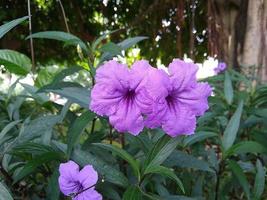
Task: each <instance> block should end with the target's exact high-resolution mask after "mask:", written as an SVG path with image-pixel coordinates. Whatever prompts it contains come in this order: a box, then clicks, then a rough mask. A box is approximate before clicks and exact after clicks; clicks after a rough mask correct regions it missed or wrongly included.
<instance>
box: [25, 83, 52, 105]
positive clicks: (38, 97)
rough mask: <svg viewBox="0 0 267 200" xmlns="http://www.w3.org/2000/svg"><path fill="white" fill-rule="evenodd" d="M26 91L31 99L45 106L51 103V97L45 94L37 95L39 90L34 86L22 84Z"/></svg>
mask: <svg viewBox="0 0 267 200" xmlns="http://www.w3.org/2000/svg"><path fill="white" fill-rule="evenodd" d="M20 84H21V85H22V86H23V87H24V89H25V91H26V92H27V93H29V94H30V97H32V98H33V99H35V100H36V101H37V102H38V103H40V104H44V103H46V102H48V101H49V97H48V96H47V95H46V94H44V93H36V92H37V91H38V89H37V88H36V87H34V86H32V85H28V84H24V83H20Z"/></svg>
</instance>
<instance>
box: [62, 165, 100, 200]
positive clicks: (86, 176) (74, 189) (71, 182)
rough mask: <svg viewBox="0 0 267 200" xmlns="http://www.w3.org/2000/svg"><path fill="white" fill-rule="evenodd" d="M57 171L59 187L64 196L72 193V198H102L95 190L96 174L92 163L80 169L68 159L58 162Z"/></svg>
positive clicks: (83, 199) (78, 199)
mask: <svg viewBox="0 0 267 200" xmlns="http://www.w3.org/2000/svg"><path fill="white" fill-rule="evenodd" d="M59 173H60V176H59V179H58V182H59V188H60V190H61V192H62V193H63V194H65V195H66V196H71V195H73V198H72V199H73V200H85V199H86V200H102V196H101V194H99V193H98V192H97V191H96V190H95V184H96V183H97V180H98V175H97V172H96V171H95V170H94V168H93V167H92V165H86V166H85V167H84V168H83V169H82V170H81V171H80V170H79V166H78V165H77V164H76V163H75V162H73V161H68V162H67V163H62V164H60V166H59ZM75 194H76V195H75Z"/></svg>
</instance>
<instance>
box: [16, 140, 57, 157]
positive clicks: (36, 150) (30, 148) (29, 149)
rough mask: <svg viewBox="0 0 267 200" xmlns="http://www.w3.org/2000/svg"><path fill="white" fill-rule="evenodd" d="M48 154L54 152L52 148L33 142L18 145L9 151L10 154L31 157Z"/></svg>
mask: <svg viewBox="0 0 267 200" xmlns="http://www.w3.org/2000/svg"><path fill="white" fill-rule="evenodd" d="M48 152H55V151H54V149H53V148H52V147H50V146H48V145H44V144H39V143H35V142H25V143H23V144H18V145H16V146H15V147H14V148H13V149H12V151H11V153H12V154H20V153H21V154H24V153H29V154H33V155H41V154H44V153H48Z"/></svg>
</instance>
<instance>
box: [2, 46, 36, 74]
mask: <svg viewBox="0 0 267 200" xmlns="http://www.w3.org/2000/svg"><path fill="white" fill-rule="evenodd" d="M0 64H1V65H4V66H5V68H6V69H7V70H8V71H10V72H11V73H14V74H17V75H26V74H28V73H29V72H30V71H31V67H32V63H31V60H30V58H28V57H27V56H26V55H24V54H22V53H19V52H17V51H13V50H8V49H1V50H0Z"/></svg>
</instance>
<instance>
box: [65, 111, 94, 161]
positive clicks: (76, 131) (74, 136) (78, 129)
mask: <svg viewBox="0 0 267 200" xmlns="http://www.w3.org/2000/svg"><path fill="white" fill-rule="evenodd" d="M94 117H95V114H94V113H92V112H90V111H86V112H84V113H82V114H81V115H80V116H79V117H77V118H76V119H75V121H74V122H73V123H72V125H71V127H70V128H69V130H68V150H67V155H68V156H70V155H71V152H72V149H73V147H74V146H75V144H76V143H77V142H78V139H79V137H80V135H81V134H82V133H83V131H84V129H85V128H86V126H87V125H88V123H89V122H90V121H92V120H93V119H94Z"/></svg>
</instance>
